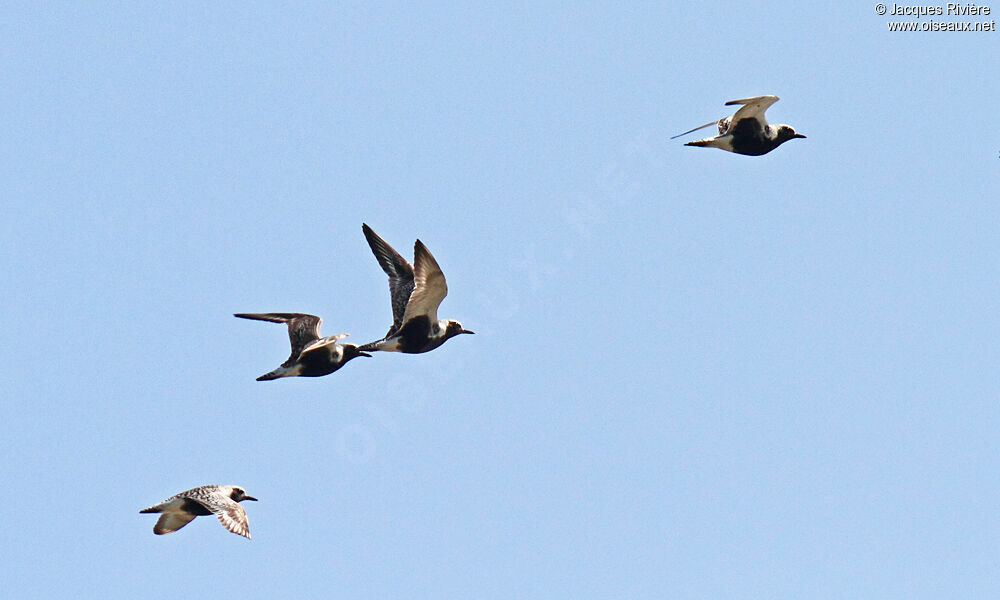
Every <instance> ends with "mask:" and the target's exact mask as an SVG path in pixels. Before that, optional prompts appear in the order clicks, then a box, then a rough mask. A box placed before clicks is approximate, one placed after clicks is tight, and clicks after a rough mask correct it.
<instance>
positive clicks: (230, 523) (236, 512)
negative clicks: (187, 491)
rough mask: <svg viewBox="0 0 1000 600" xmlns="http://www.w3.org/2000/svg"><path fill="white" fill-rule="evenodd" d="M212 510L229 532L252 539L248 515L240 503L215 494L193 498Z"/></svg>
mask: <svg viewBox="0 0 1000 600" xmlns="http://www.w3.org/2000/svg"><path fill="white" fill-rule="evenodd" d="M191 500H195V501H197V502H198V503H199V504H201V505H202V506H204V507H205V508H206V509H208V510H210V511H211V512H212V513H213V514H214V515H215V516H216V517H218V518H219V522H220V523H222V526H223V527H225V528H226V529H228V530H229V531H231V532H233V533H235V534H237V535H242V536H243V537H245V538H247V539H249V538H250V524H249V523H248V522H247V513H246V512H245V511H244V510H243V507H242V506H240V504H239V503H238V502H236V501H235V500H233V499H232V498H230V497H228V496H224V495H222V494H220V493H213V494H211V495H209V496H207V497H205V496H202V497H198V498H191Z"/></svg>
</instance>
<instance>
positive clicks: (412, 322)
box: [360, 224, 473, 354]
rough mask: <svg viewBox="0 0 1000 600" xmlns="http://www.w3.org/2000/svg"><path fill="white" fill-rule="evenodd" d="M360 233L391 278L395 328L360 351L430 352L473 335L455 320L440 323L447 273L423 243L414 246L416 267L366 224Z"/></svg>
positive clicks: (445, 320) (364, 345) (446, 293)
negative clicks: (455, 339) (438, 313)
mask: <svg viewBox="0 0 1000 600" xmlns="http://www.w3.org/2000/svg"><path fill="white" fill-rule="evenodd" d="M361 230H362V231H363V232H364V234H365V238H366V239H367V240H368V245H369V246H371V249H372V253H373V254H375V258H376V259H377V260H378V264H379V265H380V266H381V267H382V270H383V271H385V274H386V275H388V276H389V297H390V300H391V302H392V326H391V327H389V331H388V332H386V334H385V337H383V338H382V339H381V340H378V341H375V342H371V343H368V344H363V345H361V346H360V349H361V350H379V351H383V352H405V353H407V354H419V353H421V352H429V351H431V350H433V349H435V348H437V347H438V346H440V345H441V344H443V343H445V341H447V340H448V339H450V338H453V337H455V336H456V335H459V334H462V333H473V332H472V331H468V330H467V329H465V328H463V327H462V324H461V323H459V322H458V321H455V320H452V319H438V317H437V310H438V307H439V306H440V305H441V301H442V300H444V297H445V296H447V295H448V284H447V282H446V281H445V278H444V273H442V272H441V267H439V266H438V263H437V261H436V260H434V257H433V256H432V255H431V253H430V251H429V250H427V247H426V246H424V243H423V242H421V241H420V240H417V241H416V243H415V244H414V245H413V265H412V266H411V265H410V263H408V262H406V259H405V258H403V257H402V256H400V254H399V252H396V251H395V250H394V249H393V248H392V246H390V245H389V244H387V243H386V241H385V240H383V239H382V238H381V237H379V235H378V234H377V233H375V232H374V231H373V230H372V228H371V227H369V226H368V225H367V224H362V225H361Z"/></svg>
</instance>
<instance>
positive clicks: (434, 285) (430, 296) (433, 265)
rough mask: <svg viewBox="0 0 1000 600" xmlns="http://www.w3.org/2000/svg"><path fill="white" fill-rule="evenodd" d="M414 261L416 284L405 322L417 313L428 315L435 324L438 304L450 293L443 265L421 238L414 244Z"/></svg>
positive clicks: (405, 315) (404, 317)
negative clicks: (440, 265)
mask: <svg viewBox="0 0 1000 600" xmlns="http://www.w3.org/2000/svg"><path fill="white" fill-rule="evenodd" d="M413 263H414V265H415V266H414V268H413V271H414V283H415V286H414V288H413V293H412V294H410V302H409V303H408V304H407V305H406V312H405V313H404V314H403V322H404V323H405V322H407V321H409V320H410V319H412V318H413V317H415V316H417V315H427V316H428V318H429V319H430V322H431V323H432V324H433V323H434V322H436V321H437V309H438V306H440V305H441V301H442V300H444V297H445V296H447V295H448V283H447V282H446V281H445V279H444V273H442V272H441V267H439V266H438V264H437V261H436V260H434V257H433V256H431V253H430V251H429V250H427V246H424V243H423V242H421V241H420V240H417V242H416V243H415V244H414V245H413Z"/></svg>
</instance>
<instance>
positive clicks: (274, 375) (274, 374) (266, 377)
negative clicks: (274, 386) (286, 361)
mask: <svg viewBox="0 0 1000 600" xmlns="http://www.w3.org/2000/svg"><path fill="white" fill-rule="evenodd" d="M285 371H287V369H282V368H278V369H275V370H273V371H271V372H270V373H264V374H263V375H261V376H260V377H258V378H257V381H271V380H272V379H281V378H282V377H284V376H285V374H284V373H285Z"/></svg>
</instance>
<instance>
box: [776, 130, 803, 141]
mask: <svg viewBox="0 0 1000 600" xmlns="http://www.w3.org/2000/svg"><path fill="white" fill-rule="evenodd" d="M795 138H802V139H805V138H806V136H804V135H802V134H801V133H795V130H794V129H792V128H791V127H789V126H788V125H780V126H779V127H778V136H777V140H778V143H779V144H781V143H784V142H787V141H788V140H791V139H795Z"/></svg>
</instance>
